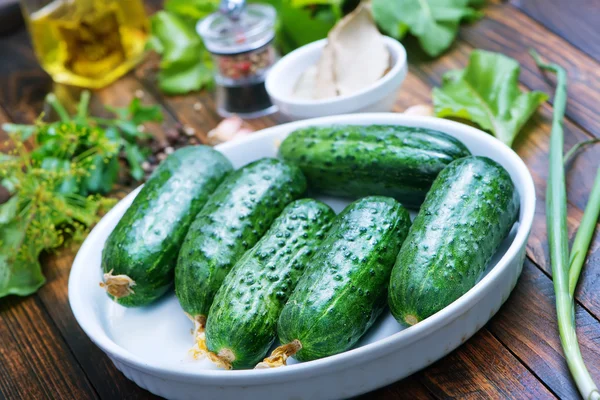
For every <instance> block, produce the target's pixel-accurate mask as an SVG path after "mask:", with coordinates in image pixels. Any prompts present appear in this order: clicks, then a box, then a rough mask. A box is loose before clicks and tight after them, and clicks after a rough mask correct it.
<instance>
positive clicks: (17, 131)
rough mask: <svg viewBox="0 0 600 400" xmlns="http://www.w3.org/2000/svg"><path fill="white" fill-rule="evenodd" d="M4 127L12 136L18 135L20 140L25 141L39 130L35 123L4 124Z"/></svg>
mask: <svg viewBox="0 0 600 400" xmlns="http://www.w3.org/2000/svg"><path fill="white" fill-rule="evenodd" d="M2 129H4V131H5V132H6V133H8V134H9V135H11V136H16V137H17V139H18V140H21V141H25V140H27V139H29V137H30V136H31V135H33V134H34V133H35V132H36V131H37V126H35V125H23V124H8V123H6V124H2Z"/></svg>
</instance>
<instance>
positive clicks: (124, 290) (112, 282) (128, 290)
mask: <svg viewBox="0 0 600 400" xmlns="http://www.w3.org/2000/svg"><path fill="white" fill-rule="evenodd" d="M112 273H113V270H112V269H111V270H110V271H109V272H108V273H106V274H104V280H103V282H100V287H101V288H103V289H104V290H106V292H107V293H108V294H110V295H111V296H113V297H114V298H115V300H118V299H120V298H123V297H127V296H129V295H130V294H133V293H135V292H134V291H133V289H132V287H134V286H135V281H134V280H133V279H131V278H130V277H128V276H127V275H113V274H112Z"/></svg>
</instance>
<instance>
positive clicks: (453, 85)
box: [433, 50, 548, 146]
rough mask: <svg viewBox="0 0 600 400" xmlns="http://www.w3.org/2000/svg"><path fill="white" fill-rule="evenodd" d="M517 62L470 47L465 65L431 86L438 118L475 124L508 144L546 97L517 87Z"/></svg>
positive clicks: (518, 69)
mask: <svg viewBox="0 0 600 400" xmlns="http://www.w3.org/2000/svg"><path fill="white" fill-rule="evenodd" d="M519 71H520V67H519V63H518V62H517V61H515V60H513V59H512V58H510V57H506V56H504V55H502V54H499V53H492V52H488V51H483V50H473V52H471V57H470V59H469V65H467V68H465V69H463V70H455V71H450V72H448V73H446V74H445V75H444V77H443V84H442V87H441V88H434V89H433V104H434V108H435V113H436V115H437V116H438V117H457V118H462V119H466V120H469V121H472V122H475V123H477V124H478V125H479V126H481V127H482V128H483V129H486V130H488V131H490V132H492V134H493V135H494V136H496V137H497V138H498V139H500V140H501V141H503V142H504V143H506V144H507V145H509V146H510V145H511V144H512V143H513V141H514V139H515V137H516V136H517V133H518V132H519V131H520V130H521V128H522V127H523V125H525V123H526V122H527V120H528V119H529V118H530V117H531V116H532V115H533V113H534V112H535V110H536V109H537V108H538V106H539V105H540V104H542V103H543V102H544V101H546V99H547V98H548V96H547V95H546V94H545V93H543V92H539V91H532V92H523V91H521V90H520V89H519Z"/></svg>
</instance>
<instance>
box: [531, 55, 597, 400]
mask: <svg viewBox="0 0 600 400" xmlns="http://www.w3.org/2000/svg"><path fill="white" fill-rule="evenodd" d="M530 54H531V56H532V57H533V59H534V60H535V62H536V64H537V66H538V67H539V68H540V69H544V70H548V71H551V72H554V73H555V74H556V77H557V83H556V92H555V94H554V113H553V116H552V133H551V136H550V161H549V162H550V167H549V179H548V186H547V190H546V222H547V229H548V244H549V247H550V261H551V264H552V280H553V282H554V292H555V295H556V313H557V319H558V330H559V334H560V341H561V344H562V348H563V351H564V353H565V358H566V361H567V364H568V366H569V370H570V371H571V375H572V376H573V379H574V380H575V383H576V384H577V388H578V389H579V392H580V393H581V395H582V396H583V398H584V399H600V392H598V388H597V387H596V384H595V383H594V380H593V379H592V377H591V375H590V373H589V371H588V370H587V368H586V366H585V363H584V361H583V357H582V356H581V351H580V349H579V343H578V341H577V332H576V330H575V302H574V300H573V297H572V296H571V292H570V291H569V263H568V261H569V260H568V259H569V244H568V240H569V238H568V232H567V190H566V185H565V168H564V164H563V143H564V131H563V119H564V115H565V109H566V105H567V72H566V71H565V69H564V68H562V67H561V66H559V65H556V64H546V63H544V62H543V61H542V59H541V58H540V56H539V55H538V54H537V52H535V51H534V50H531V51H530Z"/></svg>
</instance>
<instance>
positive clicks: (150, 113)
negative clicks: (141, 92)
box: [127, 97, 163, 125]
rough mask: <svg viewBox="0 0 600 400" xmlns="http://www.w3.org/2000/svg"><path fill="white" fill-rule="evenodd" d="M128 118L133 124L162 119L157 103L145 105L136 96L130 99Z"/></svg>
mask: <svg viewBox="0 0 600 400" xmlns="http://www.w3.org/2000/svg"><path fill="white" fill-rule="evenodd" d="M127 108H128V111H129V118H130V119H131V120H132V121H133V122H134V123H135V124H138V125H139V124H142V123H144V122H161V121H162V120H163V114H162V111H161V109H160V106H158V105H152V106H145V105H143V104H142V102H141V100H140V99H138V98H137V97H136V98H134V99H133V100H131V103H129V107H127Z"/></svg>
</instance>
